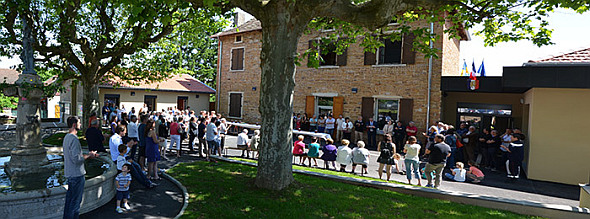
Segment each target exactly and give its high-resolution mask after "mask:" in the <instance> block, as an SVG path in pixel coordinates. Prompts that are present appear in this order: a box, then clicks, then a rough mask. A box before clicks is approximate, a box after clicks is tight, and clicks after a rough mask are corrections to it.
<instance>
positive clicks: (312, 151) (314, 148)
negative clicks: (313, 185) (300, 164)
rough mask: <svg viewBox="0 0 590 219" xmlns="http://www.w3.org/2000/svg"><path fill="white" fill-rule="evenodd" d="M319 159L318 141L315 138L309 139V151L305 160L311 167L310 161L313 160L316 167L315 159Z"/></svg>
mask: <svg viewBox="0 0 590 219" xmlns="http://www.w3.org/2000/svg"><path fill="white" fill-rule="evenodd" d="M319 157H320V144H318V139H317V138H316V137H313V138H311V144H309V150H308V151H307V159H309V165H311V160H312V159H313V163H314V167H318V161H317V160H316V159H317V158H319Z"/></svg>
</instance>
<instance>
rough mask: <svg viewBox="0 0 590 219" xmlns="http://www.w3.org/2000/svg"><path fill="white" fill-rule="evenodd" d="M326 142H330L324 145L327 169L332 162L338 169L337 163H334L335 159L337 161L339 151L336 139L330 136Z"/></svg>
mask: <svg viewBox="0 0 590 219" xmlns="http://www.w3.org/2000/svg"><path fill="white" fill-rule="evenodd" d="M326 142H327V143H328V144H327V145H325V146H324V147H322V152H323V154H322V156H321V158H322V160H324V165H325V167H326V169H329V168H328V163H330V162H331V163H332V168H334V169H336V164H335V163H334V161H336V153H337V150H338V149H337V148H336V146H334V140H332V139H331V138H328V139H327V140H326Z"/></svg>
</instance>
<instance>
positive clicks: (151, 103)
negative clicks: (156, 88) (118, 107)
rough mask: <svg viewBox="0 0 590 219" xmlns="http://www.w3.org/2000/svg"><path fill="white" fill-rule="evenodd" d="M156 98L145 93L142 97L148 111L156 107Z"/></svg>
mask: <svg viewBox="0 0 590 219" xmlns="http://www.w3.org/2000/svg"><path fill="white" fill-rule="evenodd" d="M157 98H158V96H152V95H145V96H144V97H143V102H144V103H146V104H147V107H148V112H151V111H155V110H156V109H157V108H156V103H157V102H156V99H157Z"/></svg>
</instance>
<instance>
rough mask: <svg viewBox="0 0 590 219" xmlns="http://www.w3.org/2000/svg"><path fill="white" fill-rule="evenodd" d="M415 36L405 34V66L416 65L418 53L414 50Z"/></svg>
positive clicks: (403, 59) (403, 47)
mask: <svg viewBox="0 0 590 219" xmlns="http://www.w3.org/2000/svg"><path fill="white" fill-rule="evenodd" d="M415 38H416V36H414V34H413V33H409V34H405V35H404V40H403V41H404V42H403V46H402V49H403V52H402V63H403V64H414V63H416V51H414V50H413V47H414V39H415Z"/></svg>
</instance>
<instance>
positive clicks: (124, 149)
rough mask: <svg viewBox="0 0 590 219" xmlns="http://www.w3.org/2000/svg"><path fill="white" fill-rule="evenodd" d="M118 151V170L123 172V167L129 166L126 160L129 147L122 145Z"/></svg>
mask: <svg viewBox="0 0 590 219" xmlns="http://www.w3.org/2000/svg"><path fill="white" fill-rule="evenodd" d="M117 149H118V150H119V156H117V170H119V171H121V168H122V167H123V165H124V164H128V162H127V159H125V154H126V153H127V150H128V148H127V145H124V144H120V145H119V147H118V148H117ZM129 169H131V168H129Z"/></svg>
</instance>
